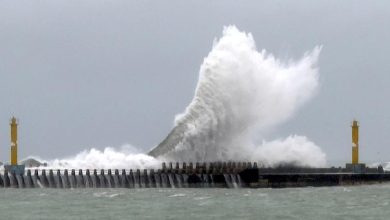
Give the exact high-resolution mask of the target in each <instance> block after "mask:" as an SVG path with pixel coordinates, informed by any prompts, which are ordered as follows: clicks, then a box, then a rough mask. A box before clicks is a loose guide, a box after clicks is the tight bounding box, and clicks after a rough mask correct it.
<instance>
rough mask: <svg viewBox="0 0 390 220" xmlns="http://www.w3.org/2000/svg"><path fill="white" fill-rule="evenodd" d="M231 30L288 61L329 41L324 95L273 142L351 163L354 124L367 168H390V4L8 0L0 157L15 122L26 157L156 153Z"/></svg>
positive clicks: (0, 8) (0, 16) (0, 72)
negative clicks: (290, 139) (289, 141)
mask: <svg viewBox="0 0 390 220" xmlns="http://www.w3.org/2000/svg"><path fill="white" fill-rule="evenodd" d="M229 24H234V25H236V26H237V27H238V28H239V29H240V30H243V31H247V32H251V33H252V34H253V36H254V39H255V41H256V43H257V47H258V48H259V49H262V48H264V49H266V50H267V51H269V52H272V53H273V54H275V56H277V57H279V58H281V59H282V60H288V59H290V58H295V59H298V58H299V57H300V56H302V54H303V53H304V52H305V51H307V50H311V49H312V48H314V47H315V46H316V45H323V50H322V53H321V56H320V62H319V67H320V74H321V78H320V83H321V86H320V91H319V93H318V95H317V96H316V97H315V98H314V99H313V100H312V101H310V102H309V103H308V104H307V105H306V106H304V107H303V108H302V109H300V111H299V112H298V113H297V114H296V116H295V117H294V118H293V119H291V120H289V121H288V122H287V123H285V124H283V125H282V126H280V127H278V128H277V129H276V130H275V131H273V132H272V133H270V135H269V137H268V138H269V139H271V140H272V139H274V138H280V137H286V136H288V135H290V134H299V135H305V136H307V137H309V139H310V140H312V141H313V142H315V143H316V144H317V145H319V146H320V147H321V148H322V149H323V151H325V153H326V154H327V156H328V163H329V164H330V165H341V164H344V163H345V162H347V161H349V160H350V151H351V149H350V145H351V138H350V133H351V132H350V127H349V126H350V123H351V121H352V120H353V119H354V118H356V119H358V120H359V121H360V123H361V126H362V127H361V159H362V161H363V162H368V163H371V162H375V161H390V139H389V138H388V134H389V133H390V102H389V101H388V100H387V99H388V97H389V92H390V86H389V84H390V56H389V55H388V54H389V51H390V43H389V42H390V40H389V39H390V28H389V27H390V3H386V1H369V2H368V1H343V2H340V1H322V2H320V1H315V3H314V2H313V1H294V2H292V1H291V2H290V1H282V0H281V1H274V0H273V1H242V2H240V3H239V2H238V1H198V0H197V1H180V0H178V1H164V2H162V1H119V0H118V1H99V0H90V1H17V2H15V1H3V0H0V160H1V161H7V160H8V159H9V125H8V123H9V119H10V117H11V116H12V115H15V116H17V117H18V118H19V121H20V130H19V136H20V138H19V145H20V150H19V152H20V153H19V157H20V158H25V157H27V156H29V155H38V156H40V157H42V158H47V159H50V158H61V157H66V156H71V155H74V154H77V153H78V152H80V151H81V150H83V149H87V148H91V147H95V148H98V149H103V148H104V147H106V146H114V147H120V146H121V145H122V144H126V143H129V144H132V145H134V146H137V147H138V148H140V149H143V150H147V149H150V148H151V147H152V146H154V145H156V144H158V143H159V142H160V141H161V140H162V139H163V138H164V137H165V136H166V135H167V133H168V132H169V131H170V129H171V128H172V126H173V120H174V117H175V115H176V114H178V113H181V112H183V111H184V109H185V107H186V106H187V104H188V103H189V102H190V101H191V99H192V97H193V94H194V89H195V86H196V83H197V79H198V71H199V66H200V64H201V63H202V60H203V58H204V57H205V56H206V55H207V54H208V52H209V51H210V49H211V46H212V42H213V39H214V38H216V37H220V36H221V32H222V29H223V26H224V25H229Z"/></svg>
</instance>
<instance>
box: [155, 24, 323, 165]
mask: <svg viewBox="0 0 390 220" xmlns="http://www.w3.org/2000/svg"><path fill="white" fill-rule="evenodd" d="M320 51H321V47H315V48H314V49H313V50H312V51H310V52H306V53H305V54H304V56H303V57H302V58H301V59H300V60H298V61H293V60H290V61H289V62H282V61H280V60H278V59H276V58H275V57H274V56H273V55H272V54H268V53H267V52H266V51H265V50H262V51H261V52H259V51H258V50H257V49H256V44H255V41H254V40H253V37H252V35H251V34H250V33H245V32H241V31H239V30H238V29H237V28H236V27H235V26H228V27H225V28H224V30H223V36H222V37H221V38H220V39H219V40H217V41H215V43H214V45H213V48H212V51H211V52H210V53H209V54H208V56H207V57H206V58H205V59H204V61H203V64H202V65H201V68H200V72H199V81H198V85H197V88H196V91H195V96H194V98H193V100H192V102H191V103H190V105H189V106H188V107H187V109H186V111H185V112H184V113H183V114H180V115H178V116H177V117H176V120H175V127H174V128H173V130H172V131H171V133H170V134H169V135H168V136H167V138H166V139H165V140H164V141H163V142H162V143H161V144H159V145H158V146H157V147H156V148H154V149H153V150H152V151H151V152H150V153H149V155H152V156H155V157H160V158H164V159H172V160H179V161H220V160H248V158H251V159H253V160H263V159H266V160H267V161H266V163H267V164H270V165H271V164H272V165H273V164H275V163H277V162H280V161H282V160H281V159H283V160H286V161H302V164H303V165H309V166H322V165H324V164H325V154H324V153H322V151H321V149H320V148H318V147H317V146H316V145H315V144H314V143H312V142H309V141H308V140H307V139H306V138H304V137H299V136H291V137H289V138H287V139H286V141H278V142H275V141H274V142H269V143H268V142H264V143H263V144H262V145H261V146H256V144H255V143H254V141H253V140H254V139H255V138H254V136H263V133H264V132H265V131H268V130H271V129H272V128H274V127H275V126H277V125H278V124H280V123H282V122H285V121H286V120H287V119H289V118H291V117H292V116H293V115H294V113H295V112H296V110H297V109H298V108H299V107H301V106H302V105H303V104H304V103H305V102H307V101H308V100H309V99H310V98H312V97H313V95H314V94H315V93H316V89H317V87H318V78H319V74H318V68H317V60H318V56H319V53H320ZM295 138H298V139H297V140H293V139H295ZM282 146H283V147H282ZM271 147H272V148H271ZM280 149H281V150H284V151H286V150H287V152H288V154H285V155H284V156H283V157H273V156H274V153H275V152H277V151H278V150H280ZM254 153H255V154H254ZM279 153H281V154H283V153H284V152H279ZM313 157H315V158H318V160H317V161H315V162H314V163H313V162H310V163H305V161H308V159H306V160H305V158H313Z"/></svg>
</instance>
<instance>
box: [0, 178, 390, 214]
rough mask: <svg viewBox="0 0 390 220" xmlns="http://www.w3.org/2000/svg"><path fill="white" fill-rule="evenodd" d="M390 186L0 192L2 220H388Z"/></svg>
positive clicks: (17, 190) (1, 190)
mask: <svg viewBox="0 0 390 220" xmlns="http://www.w3.org/2000/svg"><path fill="white" fill-rule="evenodd" d="M389 203H390V185H387V184H386V185H370V186H351V187H321V188H288V189H0V219H7V220H9V219H18V220H19V219H353V220H357V219H364V220H367V219H390V204H389Z"/></svg>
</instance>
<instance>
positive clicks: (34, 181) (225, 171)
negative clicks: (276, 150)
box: [0, 162, 390, 189]
mask: <svg viewBox="0 0 390 220" xmlns="http://www.w3.org/2000/svg"><path fill="white" fill-rule="evenodd" d="M387 181H390V173H386V172H383V170H382V171H381V170H379V169H375V168H367V169H366V170H365V173H352V172H350V171H349V170H348V169H344V168H317V169H316V168H296V167H279V168H259V167H258V165H257V163H250V162H216V163H199V162H197V163H191V162H190V163H178V162H176V163H163V164H162V166H161V169H142V170H141V169H135V170H133V169H130V170H125V169H122V170H118V169H114V170H111V169H108V170H103V169H102V170H96V169H93V170H89V169H87V170H81V169H79V170H77V171H76V170H75V169H71V170H68V169H65V170H51V169H48V170H45V169H42V170H26V172H25V174H23V175H21V174H14V173H9V172H5V173H3V174H0V187H4V188H59V189H62V188H64V189H66V188H186V187H202V188H208V187H224V188H237V187H254V188H258V187H304V186H335V185H353V184H369V183H381V182H387Z"/></svg>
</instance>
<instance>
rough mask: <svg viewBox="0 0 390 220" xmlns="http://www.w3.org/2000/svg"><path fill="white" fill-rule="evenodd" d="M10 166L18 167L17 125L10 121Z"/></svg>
mask: <svg viewBox="0 0 390 220" xmlns="http://www.w3.org/2000/svg"><path fill="white" fill-rule="evenodd" d="M10 125H11V165H18V123H17V121H16V118H15V117H12V119H11V124H10Z"/></svg>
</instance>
